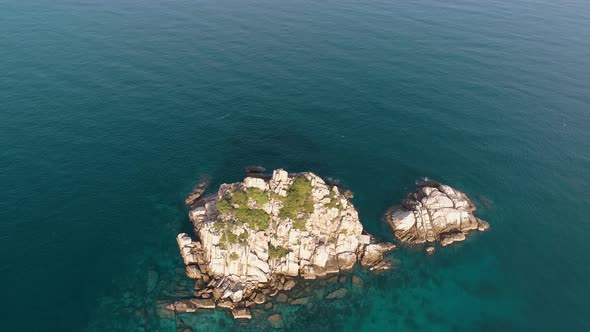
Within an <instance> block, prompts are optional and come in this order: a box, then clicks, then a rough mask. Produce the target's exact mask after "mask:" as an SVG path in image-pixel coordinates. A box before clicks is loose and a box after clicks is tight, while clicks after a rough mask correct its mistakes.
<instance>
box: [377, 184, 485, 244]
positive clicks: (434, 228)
mask: <svg viewBox="0 0 590 332" xmlns="http://www.w3.org/2000/svg"><path fill="white" fill-rule="evenodd" d="M475 209H476V208H475V206H474V205H473V203H472V202H471V200H470V199H469V198H468V197H467V195H465V194H464V193H462V192H460V191H458V190H456V189H453V188H451V187H449V186H447V185H442V184H439V183H437V182H434V181H425V182H423V183H421V184H420V185H419V186H418V189H417V190H416V191H415V192H412V193H410V194H409V195H408V197H407V198H406V199H405V200H404V201H403V203H402V205H401V206H396V207H393V208H391V209H390V210H389V211H388V212H387V214H386V216H385V219H386V220H387V222H388V223H389V225H391V227H392V228H393V232H394V234H395V236H396V237H397V238H398V239H400V240H401V241H404V242H409V243H424V242H436V241H440V243H441V244H442V245H443V246H446V245H449V244H451V243H453V242H456V241H463V240H465V236H466V234H467V233H469V232H471V231H474V230H479V231H485V230H487V229H488V228H489V225H488V223H487V222H485V221H483V220H481V219H479V218H477V217H475V216H474V215H473V212H474V211H475Z"/></svg>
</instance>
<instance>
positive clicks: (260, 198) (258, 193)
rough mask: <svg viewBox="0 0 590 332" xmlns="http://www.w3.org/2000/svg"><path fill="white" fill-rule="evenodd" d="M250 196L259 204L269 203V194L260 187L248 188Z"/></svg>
mask: <svg viewBox="0 0 590 332" xmlns="http://www.w3.org/2000/svg"><path fill="white" fill-rule="evenodd" d="M248 197H250V198H252V199H253V200H254V201H255V202H256V204H258V205H264V204H266V203H268V194H267V193H266V192H264V191H262V190H260V189H258V188H251V189H248Z"/></svg>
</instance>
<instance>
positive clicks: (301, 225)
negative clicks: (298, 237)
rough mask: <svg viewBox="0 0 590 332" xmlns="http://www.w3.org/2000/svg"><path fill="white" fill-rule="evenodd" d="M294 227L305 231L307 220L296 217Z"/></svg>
mask: <svg viewBox="0 0 590 332" xmlns="http://www.w3.org/2000/svg"><path fill="white" fill-rule="evenodd" d="M293 228H295V229H297V230H300V231H304V230H305V220H303V219H295V221H293Z"/></svg>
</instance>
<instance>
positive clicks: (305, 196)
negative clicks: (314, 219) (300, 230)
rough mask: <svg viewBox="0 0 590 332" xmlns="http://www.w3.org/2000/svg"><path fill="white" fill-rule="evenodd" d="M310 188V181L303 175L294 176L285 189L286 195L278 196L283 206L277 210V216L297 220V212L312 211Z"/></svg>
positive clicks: (307, 212)
mask: <svg viewBox="0 0 590 332" xmlns="http://www.w3.org/2000/svg"><path fill="white" fill-rule="evenodd" d="M311 189H312V188H311V182H310V181H309V180H308V179H306V178H304V177H298V178H296V179H295V181H293V184H291V186H290V187H289V189H288V190H287V196H286V197H281V198H280V199H281V201H282V202H283V208H282V209H281V211H280V212H279V217H281V218H285V219H286V218H290V219H292V220H297V219H298V217H299V214H309V213H312V212H313V199H312V197H311Z"/></svg>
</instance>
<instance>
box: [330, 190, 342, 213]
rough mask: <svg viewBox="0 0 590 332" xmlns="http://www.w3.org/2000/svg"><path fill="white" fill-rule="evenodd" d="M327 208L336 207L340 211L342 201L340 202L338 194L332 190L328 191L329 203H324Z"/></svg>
mask: <svg viewBox="0 0 590 332" xmlns="http://www.w3.org/2000/svg"><path fill="white" fill-rule="evenodd" d="M326 207H327V208H329V209H330V208H337V209H338V210H339V211H342V203H340V199H338V195H337V194H335V193H334V192H332V193H330V203H328V204H326Z"/></svg>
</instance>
